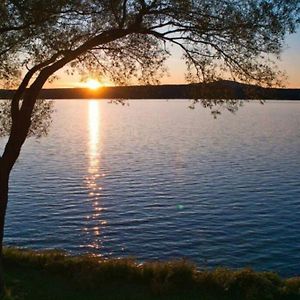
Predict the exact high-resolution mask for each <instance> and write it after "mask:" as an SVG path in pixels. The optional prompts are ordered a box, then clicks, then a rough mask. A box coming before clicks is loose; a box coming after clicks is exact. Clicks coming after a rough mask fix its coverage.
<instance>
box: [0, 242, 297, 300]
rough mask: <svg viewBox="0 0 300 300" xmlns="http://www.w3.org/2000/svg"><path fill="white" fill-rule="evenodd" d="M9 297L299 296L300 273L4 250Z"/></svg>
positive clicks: (217, 299) (216, 299)
mask: <svg viewBox="0 0 300 300" xmlns="http://www.w3.org/2000/svg"><path fill="white" fill-rule="evenodd" d="M4 271H5V275H6V282H7V291H8V293H9V294H10V295H9V297H10V298H6V299H9V300H14V299H24V300H26V299H30V300H34V299H64V300H66V299H74V300H76V299H85V300H89V299H91V300H94V299H100V297H103V299H106V300H108V299H115V300H116V299H128V300H129V299H131V300H132V299H146V300H148V299H209V300H222V299H224V300H225V299H226V300H231V299H232V300H233V299H244V300H252V299H253V300H255V299H261V300H262V299H274V300H275V299H276V300H277V299H278V300H281V299H282V300H283V299H299V297H300V277H291V278H285V279H283V278H281V277H280V276H279V275H278V274H276V273H272V272H255V271H253V270H251V269H241V270H230V269H224V268H218V269H214V270H210V271H200V270H198V269H197V268H196V266H195V265H193V264H192V263H190V262H188V261H186V260H175V261H166V262H145V263H144V264H139V263H138V262H136V261H135V260H133V259H106V260H103V259H99V258H96V257H93V256H88V255H86V256H70V255H66V253H63V252H60V251H32V250H20V249H17V248H11V247H10V248H4ZM24 295H25V296H24Z"/></svg>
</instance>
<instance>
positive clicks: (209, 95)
mask: <svg viewBox="0 0 300 300" xmlns="http://www.w3.org/2000/svg"><path fill="white" fill-rule="evenodd" d="M14 93H15V91H14V90H0V99H12V97H13V95H14ZM39 98H41V99H250V100H251V99H253V100H254V99H264V100H267V99H269V100H300V89H284V88H261V87H258V86H254V85H246V84H241V83H237V82H233V81H216V82H212V83H206V84H204V83H203V84H173V85H148V86H123V87H102V88H99V89H97V90H91V89H87V88H57V89H43V90H42V91H41V92H40V95H39Z"/></svg>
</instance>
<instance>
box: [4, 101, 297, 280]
mask: <svg viewBox="0 0 300 300" xmlns="http://www.w3.org/2000/svg"><path fill="white" fill-rule="evenodd" d="M188 106H189V102H188V101H184V100H180V101H179V100H178V101H175V100H170V101H162V100H143V101H142V100H139V101H137V100H136V101H134V100H132V101H129V105H128V106H127V105H125V106H122V105H116V104H110V103H108V102H107V101H96V100H90V101H84V100H82V101H81V100H80V101H79V100H74V101H71V100H68V101H67V100H66V101H60V100H57V101H56V102H55V112H54V114H53V123H52V126H51V130H50V133H49V135H48V136H47V137H44V138H41V139H34V138H30V139H28V140H27V142H26V144H25V145H24V147H23V151H22V154H21V157H20V158H19V160H18V162H17V164H16V165H15V168H14V171H13V173H12V176H11V183H10V187H11V189H10V195H9V197H10V201H9V205H8V212H7V221H6V228H5V230H6V236H5V244H6V245H10V246H20V247H28V248H34V249H53V248H59V249H64V250H66V251H68V252H70V253H72V254H80V253H92V254H95V255H99V256H103V257H104V258H109V257H128V256H130V257H135V258H137V259H138V260H139V261H141V262H142V261H145V260H156V259H158V260H166V259H174V258H187V259H189V260H192V261H194V262H195V263H197V265H198V266H199V267H200V268H212V267H216V266H226V267H231V268H241V267H248V266H251V267H252V268H254V269H255V270H270V271H277V272H279V273H280V274H281V275H283V276H292V275H300V180H299V178H300V102H298V101H294V102H288V101H285V102H283V101H268V102H267V103H266V104H265V105H261V104H259V103H258V102H251V103H245V105H244V107H242V108H240V109H239V111H238V112H237V113H236V114H235V115H233V114H231V113H229V112H225V111H224V112H223V113H222V115H220V116H218V118H217V119H214V118H213V117H212V115H211V113H210V111H209V110H208V109H204V108H202V107H201V105H197V106H196V108H195V109H194V110H192V109H189V108H188ZM3 145H4V139H2V140H0V148H1V150H2V148H3Z"/></svg>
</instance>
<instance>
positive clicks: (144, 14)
mask: <svg viewBox="0 0 300 300" xmlns="http://www.w3.org/2000/svg"><path fill="white" fill-rule="evenodd" d="M0 18H1V24H0V37H1V38H0V80H1V82H2V83H3V84H5V85H11V86H16V87H17V90H16V93H15V95H14V97H13V99H12V101H11V108H10V115H11V121H10V133H9V139H8V142H7V144H6V147H5V149H4V152H3V154H2V157H1V160H0V249H2V240H3V228H4V220H5V212H6V205H7V201H8V182H9V175H10V172H11V170H12V168H13V166H14V164H15V162H16V160H17V158H18V156H19V154H20V150H21V147H22V145H23V143H24V142H25V139H26V137H27V136H28V133H29V132H30V128H31V123H32V113H33V111H34V108H35V105H36V101H37V98H38V95H39V92H40V90H41V88H42V87H43V85H44V84H45V82H47V80H49V79H50V78H51V77H52V76H53V75H54V74H55V72H56V71H58V70H59V69H61V68H64V67H66V68H67V69H68V70H69V72H71V73H72V72H74V70H76V71H77V70H80V71H81V72H86V71H88V72H93V73H95V74H97V75H98V76H100V77H101V76H105V77H109V78H110V80H112V81H114V82H116V83H118V84H125V83H127V82H130V81H131V80H140V81H142V82H146V83H156V82H157V78H159V75H160V74H161V72H164V67H163V65H164V64H163V63H164V61H165V59H166V58H167V57H168V56H169V55H170V52H169V51H170V45H172V44H173V45H176V46H178V47H179V48H180V49H181V50H182V51H183V59H185V61H186V63H187V71H188V72H187V78H188V80H190V81H195V80H199V81H211V80H214V79H218V78H221V77H224V76H225V77H227V78H233V79H236V80H239V81H241V82H248V83H256V84H261V85H274V84H277V83H278V79H280V76H281V75H280V72H279V71H278V70H277V69H276V65H275V64H274V62H273V61H272V59H271V58H272V57H274V58H276V57H277V56H279V54H280V51H281V49H282V46H283V41H284V37H285V34H286V33H288V32H294V31H295V27H296V25H297V23H298V22H299V0H294V1H293V0H280V1H279V0H251V1H250V0H239V1H236V0H226V1H225V0H219V1H211V0H172V1H171V0H6V1H1V3H0Z"/></svg>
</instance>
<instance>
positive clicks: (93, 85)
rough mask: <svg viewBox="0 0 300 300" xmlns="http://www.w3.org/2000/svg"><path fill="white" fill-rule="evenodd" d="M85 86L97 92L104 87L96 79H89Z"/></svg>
mask: <svg viewBox="0 0 300 300" xmlns="http://www.w3.org/2000/svg"><path fill="white" fill-rule="evenodd" d="M85 86H86V87H87V88H89V89H91V90H97V89H98V88H100V87H101V86H102V84H101V83H100V82H99V81H98V80H95V79H89V80H88V81H87V82H86V83H85Z"/></svg>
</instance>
